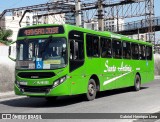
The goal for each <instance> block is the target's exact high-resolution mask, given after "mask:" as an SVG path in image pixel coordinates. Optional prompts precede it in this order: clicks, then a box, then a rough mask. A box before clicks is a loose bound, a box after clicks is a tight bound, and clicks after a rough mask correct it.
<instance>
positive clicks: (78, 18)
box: [75, 0, 82, 27]
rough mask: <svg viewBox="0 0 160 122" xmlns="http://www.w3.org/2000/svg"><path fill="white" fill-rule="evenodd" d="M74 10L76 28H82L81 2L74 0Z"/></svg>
mask: <svg viewBox="0 0 160 122" xmlns="http://www.w3.org/2000/svg"><path fill="white" fill-rule="evenodd" d="M75 9H76V13H75V15H76V26H80V27H81V26H82V17H81V1H80V0H75Z"/></svg>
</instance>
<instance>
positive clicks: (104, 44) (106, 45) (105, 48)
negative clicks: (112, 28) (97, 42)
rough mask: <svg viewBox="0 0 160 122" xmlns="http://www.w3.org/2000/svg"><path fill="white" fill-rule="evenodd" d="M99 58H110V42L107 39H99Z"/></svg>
mask: <svg viewBox="0 0 160 122" xmlns="http://www.w3.org/2000/svg"><path fill="white" fill-rule="evenodd" d="M101 52H102V54H101V56H102V58H111V57H112V47H111V40H110V39H107V38H101Z"/></svg>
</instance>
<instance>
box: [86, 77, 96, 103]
mask: <svg viewBox="0 0 160 122" xmlns="http://www.w3.org/2000/svg"><path fill="white" fill-rule="evenodd" d="M96 94H97V87H96V82H95V80H94V79H90V80H89V83H88V90H87V93H86V99H87V100H88V101H91V100H94V99H95V98H96Z"/></svg>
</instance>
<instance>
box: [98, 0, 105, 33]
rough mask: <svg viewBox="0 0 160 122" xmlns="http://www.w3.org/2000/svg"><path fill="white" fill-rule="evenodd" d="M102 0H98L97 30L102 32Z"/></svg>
mask: <svg viewBox="0 0 160 122" xmlns="http://www.w3.org/2000/svg"><path fill="white" fill-rule="evenodd" d="M103 16H104V15H103V0H98V29H99V31H104V18H103Z"/></svg>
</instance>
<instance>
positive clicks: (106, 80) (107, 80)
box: [101, 58, 115, 90]
mask: <svg viewBox="0 0 160 122" xmlns="http://www.w3.org/2000/svg"><path fill="white" fill-rule="evenodd" d="M113 65H115V63H114V61H113V59H112V58H101V69H102V71H101V73H102V74H103V75H102V82H101V87H102V88H103V89H102V90H110V89H114V88H115V81H113V80H112V79H113V78H114V77H115V72H114V71H108V67H109V66H113Z"/></svg>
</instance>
